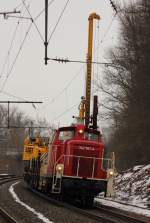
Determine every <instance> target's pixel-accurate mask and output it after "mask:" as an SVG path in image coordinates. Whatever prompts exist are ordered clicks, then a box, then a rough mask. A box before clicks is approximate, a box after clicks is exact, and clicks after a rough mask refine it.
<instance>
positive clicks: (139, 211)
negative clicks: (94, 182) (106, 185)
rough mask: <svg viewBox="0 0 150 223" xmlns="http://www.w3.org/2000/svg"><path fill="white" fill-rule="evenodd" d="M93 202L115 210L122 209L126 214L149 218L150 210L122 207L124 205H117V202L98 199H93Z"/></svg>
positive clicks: (128, 206)
mask: <svg viewBox="0 0 150 223" xmlns="http://www.w3.org/2000/svg"><path fill="white" fill-rule="evenodd" d="M95 201H97V202H99V203H100V204H103V205H106V206H109V207H114V208H117V209H122V210H124V211H128V212H132V213H135V214H139V215H143V216H147V217H150V210H147V209H142V208H140V207H133V206H130V205H124V204H120V203H117V202H114V201H111V200H105V199H100V198H95Z"/></svg>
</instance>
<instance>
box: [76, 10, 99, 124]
mask: <svg viewBox="0 0 150 223" xmlns="http://www.w3.org/2000/svg"><path fill="white" fill-rule="evenodd" d="M94 19H97V20H100V16H99V15H97V14H96V13H95V12H94V13H91V14H90V15H89V18H88V20H89V30H88V54H87V76H86V97H85V100H82V102H81V111H80V114H82V115H80V118H81V119H83V116H84V115H83V113H85V117H84V118H85V125H86V127H88V126H89V123H90V101H91V76H92V49H93V20H94ZM94 98H95V100H94V101H95V102H94V109H93V120H94V121H93V127H94V126H95V128H96V127H97V123H96V122H97V111H96V110H97V106H96V103H97V96H96V97H94ZM84 104H85V106H84ZM95 108H96V110H95ZM81 116H82V117H81ZM94 116H95V117H94Z"/></svg>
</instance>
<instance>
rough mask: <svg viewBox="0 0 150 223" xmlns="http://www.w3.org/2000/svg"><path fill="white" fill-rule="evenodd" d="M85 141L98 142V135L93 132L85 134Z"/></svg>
mask: <svg viewBox="0 0 150 223" xmlns="http://www.w3.org/2000/svg"><path fill="white" fill-rule="evenodd" d="M85 139H88V140H92V141H98V135H97V134H95V133H93V132H85Z"/></svg>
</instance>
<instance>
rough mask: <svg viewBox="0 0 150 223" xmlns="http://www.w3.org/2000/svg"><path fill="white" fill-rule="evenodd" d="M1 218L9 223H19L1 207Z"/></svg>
mask: <svg viewBox="0 0 150 223" xmlns="http://www.w3.org/2000/svg"><path fill="white" fill-rule="evenodd" d="M0 216H1V217H2V218H3V219H4V220H5V221H6V222H8V223H18V222H17V221H16V220H15V219H14V218H13V217H12V216H10V214H8V213H7V212H6V211H5V210H4V209H3V208H2V207H0Z"/></svg>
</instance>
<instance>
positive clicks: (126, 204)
mask: <svg viewBox="0 0 150 223" xmlns="http://www.w3.org/2000/svg"><path fill="white" fill-rule="evenodd" d="M97 198H98V199H100V200H104V201H112V202H114V203H117V204H122V205H125V206H128V205H130V206H132V207H135V208H139V209H143V210H149V209H150V208H146V207H140V206H137V205H133V204H130V203H125V202H121V201H116V200H110V199H108V198H102V197H97Z"/></svg>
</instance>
